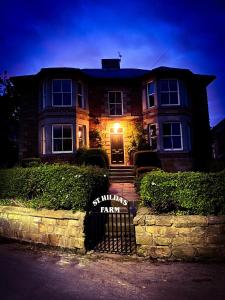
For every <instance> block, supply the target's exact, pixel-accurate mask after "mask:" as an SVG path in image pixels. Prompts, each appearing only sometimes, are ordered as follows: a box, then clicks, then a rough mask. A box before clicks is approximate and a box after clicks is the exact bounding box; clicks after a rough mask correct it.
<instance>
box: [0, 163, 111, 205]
mask: <svg viewBox="0 0 225 300" xmlns="http://www.w3.org/2000/svg"><path fill="white" fill-rule="evenodd" d="M108 187H109V178H108V174H107V173H106V172H105V170H103V169H100V168H96V167H77V166H70V165H56V164H55V165H40V166H37V167H35V168H34V167H30V168H13V169H5V170H0V198H1V199H16V200H17V202H18V201H21V203H23V205H25V206H28V207H34V208H43V207H45V208H48V209H72V210H84V209H87V208H88V205H89V204H90V201H91V200H93V199H94V198H96V197H98V196H99V195H101V194H105V193H107V191H108ZM3 202H4V201H3ZM3 202H2V203H3Z"/></svg>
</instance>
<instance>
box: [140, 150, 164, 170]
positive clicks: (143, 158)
mask: <svg viewBox="0 0 225 300" xmlns="http://www.w3.org/2000/svg"><path fill="white" fill-rule="evenodd" d="M134 166H135V168H139V167H157V168H160V167H161V162H160V160H159V158H158V154H157V153H156V152H152V151H149V150H146V151H137V152H135V154H134Z"/></svg>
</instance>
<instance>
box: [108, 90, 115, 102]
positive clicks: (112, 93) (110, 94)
mask: <svg viewBox="0 0 225 300" xmlns="http://www.w3.org/2000/svg"><path fill="white" fill-rule="evenodd" d="M109 102H110V103H115V93H114V92H109Z"/></svg>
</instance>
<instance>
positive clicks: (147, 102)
mask: <svg viewBox="0 0 225 300" xmlns="http://www.w3.org/2000/svg"><path fill="white" fill-rule="evenodd" d="M150 83H153V87H154V92H153V94H149V93H148V85H149V84H150ZM149 95H153V96H154V105H153V106H150V105H149V104H150V103H149ZM146 97H147V101H146V104H147V107H146V108H147V109H151V108H153V107H156V81H154V80H151V81H148V82H147V85H146Z"/></svg>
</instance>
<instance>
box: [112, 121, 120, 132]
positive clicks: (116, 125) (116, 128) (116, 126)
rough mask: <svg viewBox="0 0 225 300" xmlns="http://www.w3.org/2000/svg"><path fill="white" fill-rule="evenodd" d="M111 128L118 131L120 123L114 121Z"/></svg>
mask: <svg viewBox="0 0 225 300" xmlns="http://www.w3.org/2000/svg"><path fill="white" fill-rule="evenodd" d="M113 128H114V132H115V133H117V132H118V129H119V128H120V123H115V124H114V125H113Z"/></svg>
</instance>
